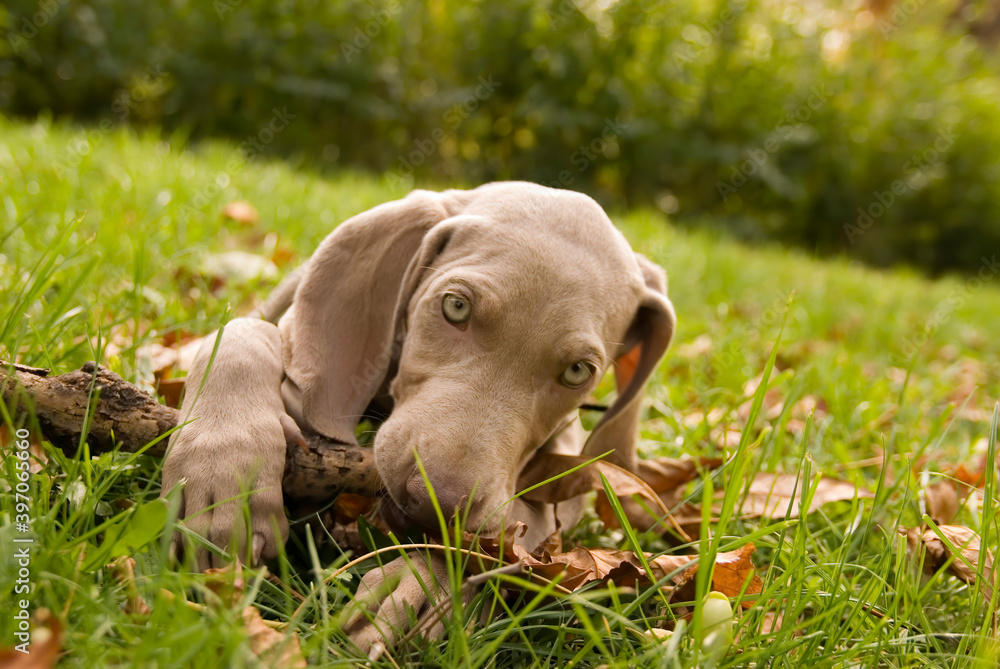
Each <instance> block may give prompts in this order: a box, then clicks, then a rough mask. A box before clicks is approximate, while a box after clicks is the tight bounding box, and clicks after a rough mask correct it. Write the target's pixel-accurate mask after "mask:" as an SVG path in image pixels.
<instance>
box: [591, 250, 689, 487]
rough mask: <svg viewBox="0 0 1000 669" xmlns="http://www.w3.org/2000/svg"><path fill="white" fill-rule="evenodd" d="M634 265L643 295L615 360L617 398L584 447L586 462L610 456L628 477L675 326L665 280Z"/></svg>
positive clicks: (653, 269) (650, 268)
mask: <svg viewBox="0 0 1000 669" xmlns="http://www.w3.org/2000/svg"><path fill="white" fill-rule="evenodd" d="M636 261H637V262H638V263H639V268H640V269H641V270H642V274H643V278H644V279H645V281H646V292H645V295H644V296H643V298H642V299H641V301H640V302H639V308H638V309H637V310H636V314H635V317H634V319H633V321H632V325H631V326H630V327H629V331H628V334H627V336H626V338H625V343H624V346H623V347H622V350H621V352H620V353H619V355H618V357H617V358H616V360H615V385H616V386H617V388H618V398H617V399H616V400H615V402H614V404H612V405H611V407H610V408H609V409H608V410H607V412H605V414H604V416H603V417H602V418H601V420H600V422H599V423H598V424H597V425H596V426H595V427H594V430H593V431H592V432H591V434H590V438H589V439H588V440H587V445H586V446H585V447H584V454H586V455H588V456H596V455H601V454H602V453H607V452H608V451H614V452H613V453H612V454H611V455H609V456H608V458H607V459H608V461H609V462H612V463H614V464H617V465H620V466H622V467H625V468H626V469H628V470H629V471H633V472H634V471H635V470H636V460H637V457H638V456H637V452H636V439H637V438H638V429H639V414H640V412H641V410H642V398H643V395H644V394H645V388H646V384H647V382H648V381H649V377H650V375H652V373H653V370H655V369H656V365H657V364H658V363H659V362H660V359H661V358H662V357H663V354H664V353H665V352H666V350H667V347H668V346H670V340H671V339H672V338H673V336H674V325H675V324H676V317H675V316H674V308H673V305H672V304H671V303H670V300H669V299H667V278H666V274H665V273H664V272H663V270H662V269H661V268H660V267H658V266H656V265H654V264H653V263H651V262H650V261H648V260H646V258H644V257H643V256H641V255H639V254H638V253H637V254H636Z"/></svg>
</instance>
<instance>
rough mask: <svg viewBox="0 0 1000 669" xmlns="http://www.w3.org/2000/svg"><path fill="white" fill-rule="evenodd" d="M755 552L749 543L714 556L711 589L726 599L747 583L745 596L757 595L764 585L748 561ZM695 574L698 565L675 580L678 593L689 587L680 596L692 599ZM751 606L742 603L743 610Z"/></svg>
mask: <svg viewBox="0 0 1000 669" xmlns="http://www.w3.org/2000/svg"><path fill="white" fill-rule="evenodd" d="M756 550H757V547H756V546H754V545H753V544H752V543H751V544H747V545H746V546H743V547H742V548H738V549H737V550H735V551H730V552H728V553H719V554H718V555H716V556H715V568H714V569H713V570H712V588H711V589H712V590H716V591H718V592H721V593H723V594H724V595H726V597H736V596H737V595H739V594H740V592H742V591H743V586H744V584H746V583H747V581H749V584H748V585H747V586H746V594H748V595H759V594H760V592H761V591H762V590H763V588H764V583H763V582H762V581H761V580H760V577H759V576H757V573H756V571H755V570H754V566H753V561H752V560H751V559H750V556H751V555H753V554H754V551H756ZM662 557H663V556H661V558H656V559H657V561H659V560H661V559H662ZM697 573H698V565H695V566H693V567H691V568H690V569H688V570H686V571H685V572H684V573H683V574H681V578H680V580H677V579H675V583H676V584H677V587H678V590H679V591H680V590H681V589H682V588H683V587H684V586H689V587H687V588H684V590H683V591H681V592H680V593H679V594H680V596H684V597H686V598H688V599H694V576H695V574H697ZM751 606H753V602H752V601H744V602H743V607H744V608H750V607H751Z"/></svg>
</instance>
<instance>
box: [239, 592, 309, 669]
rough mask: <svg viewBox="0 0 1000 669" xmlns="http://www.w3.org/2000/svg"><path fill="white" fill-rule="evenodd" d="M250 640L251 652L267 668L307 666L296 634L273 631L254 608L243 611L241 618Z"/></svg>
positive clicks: (296, 668) (295, 668) (283, 668)
mask: <svg viewBox="0 0 1000 669" xmlns="http://www.w3.org/2000/svg"><path fill="white" fill-rule="evenodd" d="M240 617H241V618H242V620H243V626H244V627H245V628H246V631H247V635H248V637H249V640H250V650H252V651H253V654H254V655H256V656H257V657H259V658H260V659H261V661H263V662H264V663H265V664H266V665H267V666H270V667H280V668H281V669H285V668H291V669H299V668H300V667H305V666H306V658H305V656H304V655H303V654H302V647H301V646H300V645H299V637H298V636H297V635H296V634H295V633H292V634H283V633H281V632H279V631H278V630H275V629H271V628H270V627H268V626H267V624H266V623H265V622H264V620H263V619H262V618H261V617H260V611H258V610H257V609H256V608H254V607H252V606H248V607H246V608H245V609H243V613H242V615H241V616H240Z"/></svg>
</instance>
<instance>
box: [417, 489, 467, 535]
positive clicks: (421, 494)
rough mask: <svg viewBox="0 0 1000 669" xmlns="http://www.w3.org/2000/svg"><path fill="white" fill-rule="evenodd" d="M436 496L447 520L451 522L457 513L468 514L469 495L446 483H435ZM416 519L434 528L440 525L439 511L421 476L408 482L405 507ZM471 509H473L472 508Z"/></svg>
mask: <svg viewBox="0 0 1000 669" xmlns="http://www.w3.org/2000/svg"><path fill="white" fill-rule="evenodd" d="M431 485H432V487H433V488H434V497H435V498H436V499H437V503H438V506H439V507H440V508H441V513H442V514H443V515H444V519H445V521H446V522H449V523H450V522H451V521H452V520H453V519H454V517H455V515H456V514H458V515H461V516H462V517H464V516H465V515H466V509H465V507H466V506H467V505H468V501H469V496H468V494H464V493H461V492H458V491H455V490H452V489H450V488H449V487H448V486H446V485H434V483H433V482H432V483H431ZM404 510H405V511H406V513H407V515H409V516H410V517H412V518H413V519H414V520H416V521H418V522H420V523H422V524H424V525H426V526H428V527H432V528H436V527H437V526H438V517H437V512H436V511H435V510H434V504H433V503H432V502H431V495H430V492H429V491H428V490H427V486H426V485H425V484H424V479H423V477H421V476H412V477H410V479H409V480H408V481H407V482H406V508H405V509H404ZM470 511H471V509H470Z"/></svg>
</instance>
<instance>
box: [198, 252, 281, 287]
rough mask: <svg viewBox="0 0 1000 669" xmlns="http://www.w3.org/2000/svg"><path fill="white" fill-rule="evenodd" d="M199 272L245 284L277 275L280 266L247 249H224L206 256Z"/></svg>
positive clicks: (207, 275) (226, 280)
mask: <svg viewBox="0 0 1000 669" xmlns="http://www.w3.org/2000/svg"><path fill="white" fill-rule="evenodd" d="M199 272H200V273H201V274H202V275H203V276H206V277H211V278H213V279H218V280H220V281H223V282H233V283H238V284H244V283H250V282H252V281H256V280H258V279H273V278H275V277H277V276H278V266H277V265H275V264H274V263H273V262H272V261H271V259H270V258H265V257H264V256H259V255H255V254H253V253H248V252H246V251H224V252H222V253H215V254H212V255H209V256H206V257H205V258H204V259H203V260H202V262H201V266H200V267H199Z"/></svg>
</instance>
